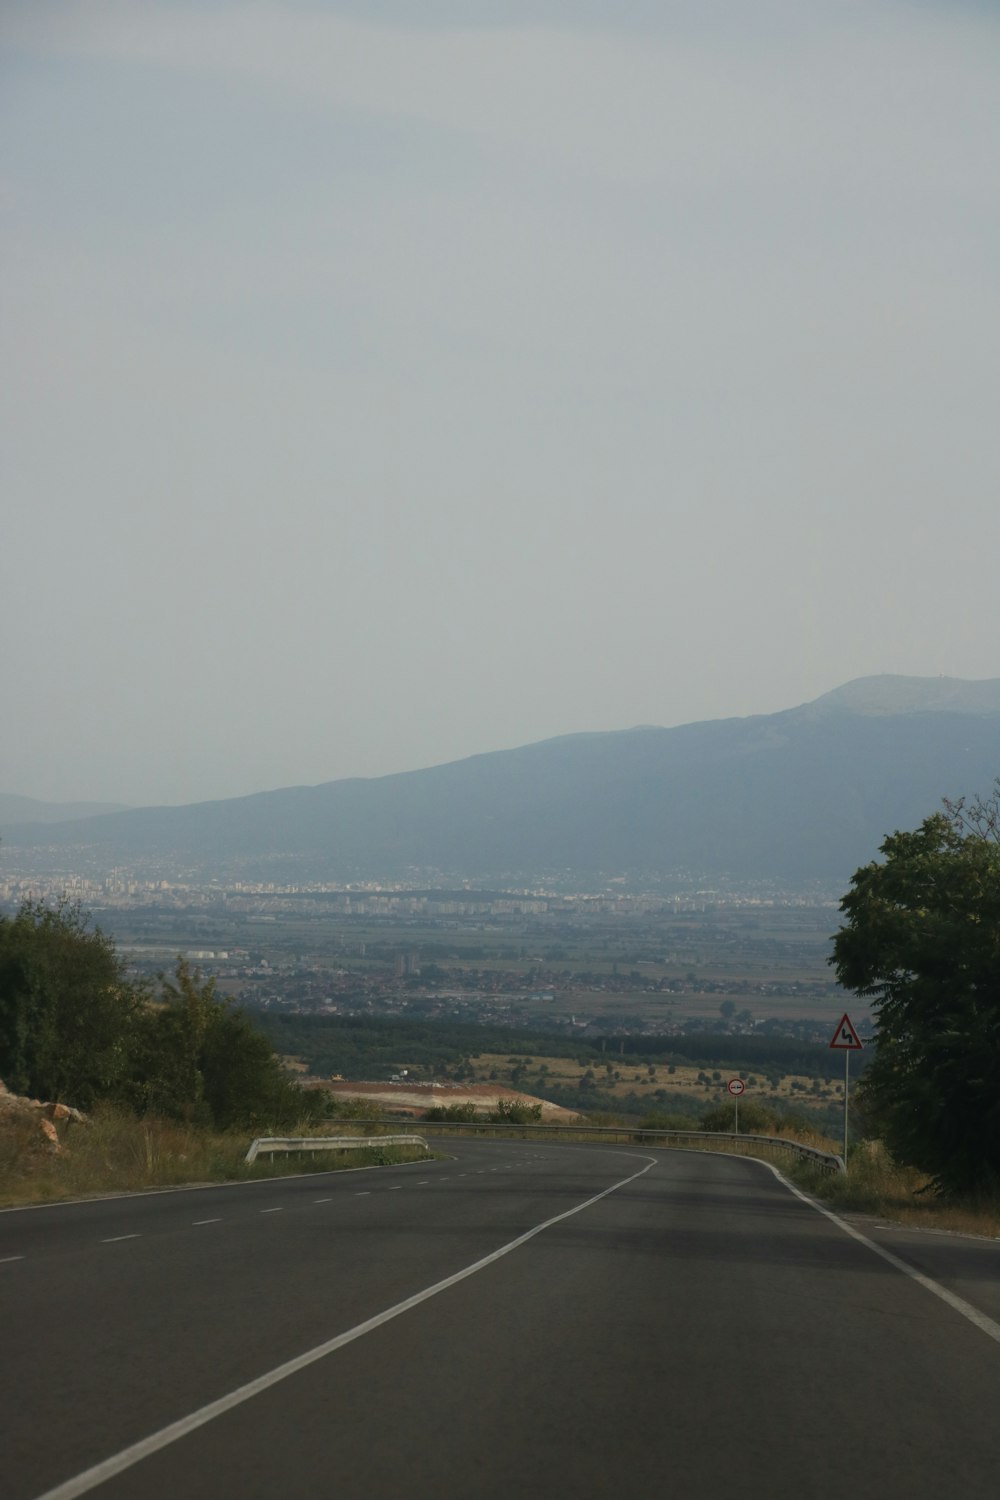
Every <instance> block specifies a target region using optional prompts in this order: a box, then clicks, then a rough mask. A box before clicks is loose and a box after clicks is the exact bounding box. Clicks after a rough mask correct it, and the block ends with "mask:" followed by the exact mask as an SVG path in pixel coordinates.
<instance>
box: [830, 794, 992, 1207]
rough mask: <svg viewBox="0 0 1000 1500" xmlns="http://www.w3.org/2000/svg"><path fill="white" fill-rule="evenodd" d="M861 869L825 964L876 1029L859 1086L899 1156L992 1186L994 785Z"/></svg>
mask: <svg viewBox="0 0 1000 1500" xmlns="http://www.w3.org/2000/svg"><path fill="white" fill-rule="evenodd" d="M881 850H882V854H883V856H884V859H883V860H882V862H881V863H872V864H869V865H865V866H864V867H863V868H862V869H860V870H858V871H857V872H856V873H855V875H854V877H853V879H852V881H851V888H850V890H849V891H848V893H847V894H846V895H845V896H844V898H843V900H842V902H841V904H840V909H841V911H842V912H843V914H844V917H845V922H844V925H843V927H842V928H841V929H840V931H839V932H838V933H837V935H836V937H835V939H834V951H833V957H832V960H831V962H833V964H834V965H835V967H836V970H837V977H838V978H839V980H840V982H841V984H843V985H845V986H846V988H848V989H850V990H854V991H855V992H856V993H857V994H859V995H863V996H866V997H868V998H870V999H871V1000H872V1001H873V1003H874V1006H875V1009H876V1013H877V1018H878V1028H877V1035H876V1041H875V1055H874V1059H873V1061H872V1062H871V1064H870V1065H869V1067H868V1068H867V1069H866V1072H865V1076H864V1081H863V1083H862V1086H861V1093H862V1098H863V1100H864V1103H865V1105H866V1108H867V1110H868V1112H869V1113H870V1115H871V1116H872V1118H873V1119H874V1121H875V1122H876V1123H877V1125H878V1126H879V1128H880V1129H881V1132H882V1134H883V1135H884V1137H885V1140H886V1143H887V1145H888V1146H889V1148H890V1150H891V1151H892V1153H893V1155H894V1156H895V1157H896V1159H897V1160H898V1161H900V1162H902V1163H904V1164H907V1165H910V1166H915V1167H919V1168H921V1169H922V1170H924V1171H926V1172H928V1173H929V1174H930V1176H931V1177H932V1179H933V1180H934V1182H935V1184H936V1185H937V1187H938V1188H939V1189H940V1190H941V1191H942V1192H945V1193H949V1194H958V1193H969V1192H973V1193H975V1192H990V1193H992V1192H996V1191H997V1190H1000V782H998V783H997V788H996V791H995V792H994V795H993V797H992V798H991V799H990V800H988V801H982V800H977V801H976V802H975V803H973V804H972V805H971V806H969V807H966V806H965V805H964V804H963V803H961V802H959V803H945V812H944V813H938V814H935V815H934V816H932V817H929V818H927V819H925V821H924V822H923V823H922V824H921V825H920V827H919V828H918V829H916V830H915V831H914V832H912V833H894V834H892V835H891V836H890V837H889V838H887V839H886V840H885V842H884V843H883V844H882V846H881Z"/></svg>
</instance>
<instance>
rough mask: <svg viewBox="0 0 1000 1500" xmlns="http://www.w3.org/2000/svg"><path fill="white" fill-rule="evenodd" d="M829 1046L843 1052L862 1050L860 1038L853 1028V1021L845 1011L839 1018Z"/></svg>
mask: <svg viewBox="0 0 1000 1500" xmlns="http://www.w3.org/2000/svg"><path fill="white" fill-rule="evenodd" d="M830 1046H831V1047H834V1048H836V1049H837V1050H839V1051H843V1052H860V1051H862V1042H861V1038H860V1037H859V1036H858V1033H857V1031H856V1030H855V1027H854V1022H853V1021H852V1020H851V1018H850V1016H849V1015H847V1014H846V1013H845V1014H844V1015H843V1016H841V1018H840V1021H839V1023H838V1025H837V1029H836V1031H835V1032H834V1033H833V1041H832V1042H831V1043H830Z"/></svg>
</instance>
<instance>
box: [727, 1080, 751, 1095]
mask: <svg viewBox="0 0 1000 1500" xmlns="http://www.w3.org/2000/svg"><path fill="white" fill-rule="evenodd" d="M726 1088H727V1089H728V1090H729V1092H730V1093H731V1094H732V1095H733V1098H734V1099H738V1098H739V1097H740V1095H741V1094H742V1093H745V1092H746V1084H745V1083H744V1082H743V1079H742V1078H730V1080H729V1082H728V1083H727V1084H726Z"/></svg>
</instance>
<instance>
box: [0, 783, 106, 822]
mask: <svg viewBox="0 0 1000 1500" xmlns="http://www.w3.org/2000/svg"><path fill="white" fill-rule="evenodd" d="M127 807H128V804H127V803H125V802H40V801H39V800H38V798H36V797H19V796H18V795H17V794H16V793H15V792H0V829H2V828H4V827H6V825H7V824H8V823H69V822H75V821H76V820H77V819H79V818H94V817H99V816H100V815H101V814H102V813H110V812H125V811H127Z"/></svg>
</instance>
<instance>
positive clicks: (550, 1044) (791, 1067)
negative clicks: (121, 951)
mask: <svg viewBox="0 0 1000 1500" xmlns="http://www.w3.org/2000/svg"><path fill="white" fill-rule="evenodd" d="M255 1018H256V1020H257V1022H258V1024H259V1025H260V1027H261V1028H262V1030H263V1031H264V1032H265V1033H266V1034H267V1036H268V1037H270V1039H271V1041H272V1042H273V1043H274V1046H275V1049H276V1050H277V1051H278V1052H280V1053H284V1054H287V1055H290V1056H293V1057H301V1058H302V1059H303V1061H304V1062H305V1063H306V1065H307V1067H308V1068H310V1070H311V1071H312V1072H314V1073H317V1074H321V1075H324V1074H330V1073H343V1074H344V1076H345V1077H354V1078H385V1077H388V1076H389V1074H390V1073H394V1072H396V1071H397V1070H398V1069H399V1067H400V1066H403V1067H408V1068H411V1069H420V1070H421V1071H426V1072H427V1073H429V1074H432V1073H440V1072H442V1071H444V1070H445V1069H449V1070H452V1069H454V1068H456V1067H460V1066H461V1065H462V1063H463V1062H465V1061H466V1060H467V1059H469V1058H470V1057H479V1056H481V1055H482V1054H483V1053H484V1052H485V1053H492V1052H497V1053H504V1054H522V1055H524V1056H525V1057H540V1056H541V1057H563V1058H568V1059H571V1060H572V1061H574V1062H579V1063H582V1064H584V1066H586V1067H590V1066H593V1065H595V1064H605V1063H607V1062H609V1061H611V1060H612V1059H617V1060H618V1062H617V1065H618V1066H619V1067H629V1066H640V1065H643V1066H645V1065H646V1064H648V1063H657V1064H664V1065H669V1064H670V1063H688V1064H693V1065H694V1066H695V1067H699V1068H718V1067H720V1066H725V1067H728V1068H731V1069H732V1070H733V1071H736V1072H739V1071H746V1072H750V1073H754V1072H756V1073H761V1074H763V1075H764V1076H766V1077H768V1078H770V1079H776V1078H779V1077H783V1076H784V1075H785V1074H787V1073H803V1074H806V1075H807V1076H809V1077H811V1078H830V1079H836V1078H839V1077H840V1076H841V1075H842V1073H843V1070H844V1063H843V1057H842V1054H841V1053H839V1052H831V1051H830V1049H829V1048H828V1047H825V1046H824V1045H823V1044H822V1043H814V1044H811V1045H810V1044H809V1043H807V1042H803V1041H800V1040H798V1039H796V1038H794V1037H771V1036H760V1037H758V1036H732V1035H719V1036H712V1035H709V1034H708V1033H704V1032H703V1033H699V1034H698V1035H697V1036H690V1037H688V1036H672V1037H655V1036H629V1037H614V1038H607V1039H605V1040H603V1041H602V1040H601V1039H589V1038H588V1039H586V1040H583V1039H579V1038H574V1037H567V1036H565V1035H564V1034H562V1033H554V1034H548V1033H545V1032H541V1031H534V1030H531V1031H529V1030H525V1029H522V1030H519V1029H517V1028H513V1027H505V1026H477V1025H474V1024H472V1023H470V1022H462V1021H417V1020H413V1019H410V1018H406V1017H398V1018H397V1017H393V1016H377V1017H376V1016H316V1015H278V1014H274V1013H271V1012H267V1011H262V1012H259V1013H255ZM621 1049H623V1050H621ZM863 1065H864V1056H863V1054H862V1056H861V1057H859V1058H857V1060H856V1061H855V1062H854V1064H853V1066H852V1073H853V1074H860V1071H861V1069H862V1067H863Z"/></svg>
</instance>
